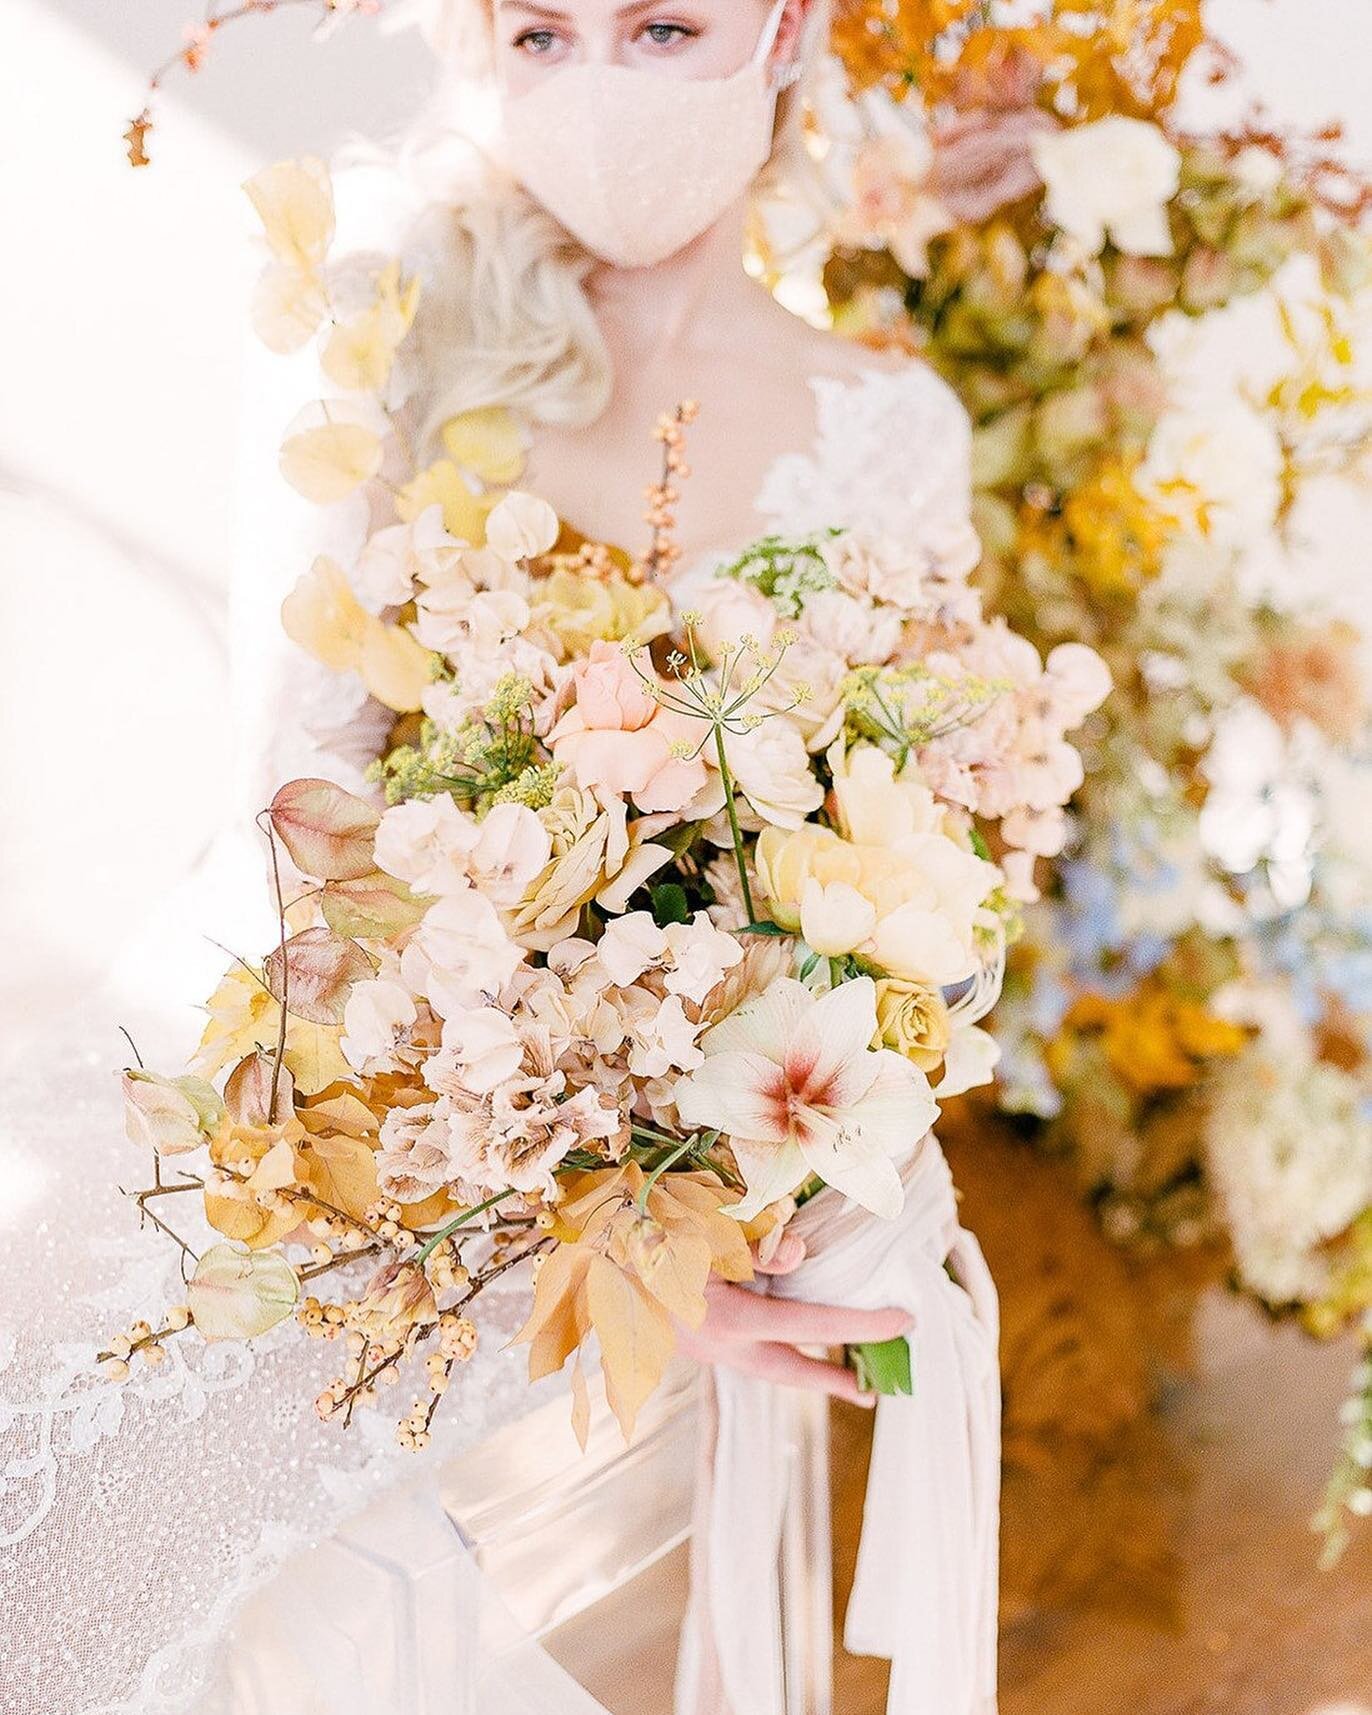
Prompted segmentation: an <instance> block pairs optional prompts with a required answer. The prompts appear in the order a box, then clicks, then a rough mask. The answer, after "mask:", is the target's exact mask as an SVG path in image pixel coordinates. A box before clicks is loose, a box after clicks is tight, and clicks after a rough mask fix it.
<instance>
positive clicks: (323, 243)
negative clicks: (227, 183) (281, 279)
mask: <svg viewBox="0 0 1372 1715" xmlns="http://www.w3.org/2000/svg"><path fill="white" fill-rule="evenodd" d="M243 189H244V190H245V191H246V192H247V193H248V196H249V198H250V199H251V202H252V205H253V207H254V208H255V209H256V210H257V213H258V218H259V219H260V220H261V222H262V230H263V232H264V234H265V236H266V240H267V243H268V245H269V246H270V247H271V251H272V254H273V255H274V256H275V257H276V258H277V260H278V261H279V262H282V263H285V264H286V266H287V267H290V268H294V269H295V270H296V271H297V272H300V273H308V272H310V271H312V270H314V269H316V268H318V267H319V266H320V264H321V263H322V262H323V261H324V259H325V257H326V256H327V255H328V253H329V246H330V244H332V242H333V235H334V209H333V185H332V183H331V181H330V179H329V169H328V168H327V167H326V166H325V165H324V163H323V161H321V160H320V159H319V158H318V157H317V156H315V155H304V156H302V157H301V158H300V159H299V160H296V161H278V162H277V163H276V164H275V165H274V166H271V167H264V168H263V170H262V171H261V172H260V173H258V174H256V175H255V176H254V177H253V178H251V179H249V180H248V182H247V183H246V184H245V185H244V186H243Z"/></svg>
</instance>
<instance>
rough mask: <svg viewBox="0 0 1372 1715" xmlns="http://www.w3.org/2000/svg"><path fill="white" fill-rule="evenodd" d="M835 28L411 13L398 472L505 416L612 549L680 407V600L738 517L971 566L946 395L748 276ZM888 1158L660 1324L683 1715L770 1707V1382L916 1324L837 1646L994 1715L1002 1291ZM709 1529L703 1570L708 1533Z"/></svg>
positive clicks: (955, 567)
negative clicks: (686, 1452) (710, 1377)
mask: <svg viewBox="0 0 1372 1715" xmlns="http://www.w3.org/2000/svg"><path fill="white" fill-rule="evenodd" d="M828 27H829V7H828V4H827V0H671V3H667V0H439V3H438V5H437V9H436V13H434V14H433V15H432V25H431V40H432V42H433V45H434V46H435V48H436V50H437V53H438V55H439V61H440V82H439V90H438V97H437V101H436V105H435V107H434V108H433V110H432V111H431V113H430V115H429V116H428V117H427V118H426V120H425V121H424V122H423V123H421V124H420V125H419V126H417V127H416V128H415V131H414V133H413V134H412V136H411V138H410V139H409V141H408V144H407V146H406V147H405V148H402V150H401V159H402V161H403V160H404V159H405V158H406V156H407V155H408V156H410V157H411V158H412V159H419V158H422V156H423V154H424V152H425V147H426V144H428V143H431V142H433V141H434V140H435V139H450V138H451V134H452V131H453V129H454V127H456V128H457V129H458V130H459V131H462V132H464V133H465V135H466V138H467V140H468V141H469V142H470V143H471V144H472V145H473V148H472V150H471V154H470V157H469V169H468V181H467V182H466V183H465V184H459V187H458V189H457V191H456V192H454V191H451V190H450V191H449V192H448V193H447V194H446V195H445V196H443V197H441V198H439V199H437V201H436V202H435V204H434V206H432V207H431V208H430V209H429V210H428V211H427V213H426V214H425V215H424V216H423V217H422V218H421V220H420V221H419V222H418V224H417V227H416V230H415V240H416V243H417V244H418V246H419V247H420V249H421V250H422V251H423V252H424V254H425V262H424V264H423V265H422V266H423V272H424V274H425V276H426V278H425V298H424V307H423V308H422V309H421V315H420V323H419V332H420V350H421V353H422V378H423V379H422V385H423V394H422V398H421V400H420V401H419V402H418V410H417V419H418V423H417V426H418V434H419V439H420V449H419V450H420V456H421V457H422V456H423V452H424V445H425V443H426V441H427V440H428V439H429V437H431V436H433V435H434V433H435V432H436V430H437V429H438V427H439V426H440V425H441V424H442V423H443V422H444V421H445V420H447V419H448V418H450V417H452V416H454V415H456V414H457V413H459V412H463V411H471V410H475V409H480V408H482V407H486V406H492V405H496V406H504V407H507V408H510V409H512V410H513V411H514V412H516V413H517V414H518V415H519V416H520V417H521V419H522V420H523V422H524V423H525V424H526V426H527V432H528V437H529V456H528V461H527V464H526V466H525V469H524V471H523V472H522V474H521V478H520V482H521V485H522V486H526V487H528V488H529V489H531V490H533V491H534V492H535V493H537V494H539V495H541V496H542V497H543V498H544V499H546V500H548V501H549V502H550V503H551V504H552V505H553V506H554V508H555V509H556V511H557V512H558V514H559V516H560V517H562V518H563V519H564V520H565V521H566V522H567V523H569V524H571V525H572V526H574V527H575V528H576V529H577V530H578V531H579V532H581V533H582V534H584V535H586V536H588V537H590V538H592V539H593V540H597V541H604V542H609V543H616V544H621V545H623V544H629V543H633V542H635V541H636V540H637V539H638V537H639V536H640V535H641V533H642V530H643V525H642V523H641V521H640V518H639V516H638V506H637V504H636V503H637V502H638V495H639V485H638V483H636V482H634V481H633V480H632V479H631V477H630V474H629V473H633V472H637V471H640V470H642V469H643V466H644V451H645V449H646V448H647V447H648V446H649V445H650V436H651V431H652V429H653V426H654V424H655V422H656V421H657V420H658V418H659V416H660V415H661V413H662V412H663V411H664V410H665V409H668V408H670V407H672V406H673V405H675V404H676V403H677V402H678V401H681V400H692V401H695V402H696V403H697V404H698V406H699V415H698V420H696V421H695V422H694V423H693V425H692V429H691V436H690V446H689V452H690V464H691V468H692V474H691V476H690V480H689V481H688V482H686V483H684V484H683V485H682V495H681V499H680V503H679V506H678V508H677V516H678V525H679V538H680V546H681V553H680V559H679V562H678V570H677V572H676V575H675V577H674V578H673V579H672V581H671V583H670V585H669V593H671V595H672V596H673V598H674V599H675V601H676V602H677V605H678V608H679V609H680V607H681V606H682V604H683V602H684V603H685V605H686V606H687V607H689V605H690V596H691V593H692V590H693V588H694V587H695V586H697V585H698V583H699V582H700V581H701V580H702V579H703V578H704V577H706V576H708V574H709V573H710V571H711V570H712V569H713V567H714V566H715V565H717V564H718V563H721V562H722V561H723V560H724V559H727V558H729V557H731V556H732V553H736V552H737V551H738V550H739V549H741V548H742V547H743V546H744V545H745V544H747V543H749V542H751V541H753V540H756V538H757V537H758V536H759V534H761V533H762V530H763V529H764V528H765V529H776V530H782V531H789V532H792V533H796V532H802V531H806V530H814V529H823V528H826V527H829V526H835V525H844V524H855V525H863V526H866V527H868V528H870V529H873V530H876V531H880V532H885V533H889V534H891V535H893V536H899V537H900V538H901V540H902V543H903V545H905V546H907V547H912V548H914V549H916V550H917V551H918V552H919V553H921V554H922V555H923V556H924V558H925V560H926V562H927V564H928V566H929V568H930V570H931V571H934V572H939V571H942V572H945V573H947V574H948V575H951V576H960V575H962V574H964V573H965V572H966V571H968V570H969V569H970V567H971V566H972V565H973V564H974V563H975V560H976V557H977V551H978V550H977V544H976V540H975V537H974V535H973V532H972V529H971V525H970V521H969V509H970V493H971V478H970V432H969V426H968V423H967V420H966V418H965V415H964V413H963V411H962V409H961V407H960V405H959V404H958V403H957V401H956V399H955V398H954V397H953V395H952V394H951V393H950V392H949V390H948V389H947V388H946V387H945V386H944V385H943V383H942V382H941V381H939V380H938V379H937V378H936V377H935V376H934V375H933V373H932V372H931V371H930V370H929V369H928V368H927V367H926V366H924V365H922V364H919V363H914V362H911V361H910V360H909V359H908V358H905V357H901V356H897V355H890V354H879V353H875V352H873V351H871V350H866V349H862V348H859V347H857V346H855V345H853V344H851V343H849V342H845V341H844V340H842V339H839V338H836V337H835V336H834V335H833V334H832V333H830V332H828V331H825V330H821V329H818V328H816V327H813V326H811V325H810V324H809V323H807V322H805V321H804V320H802V319H800V318H799V317H798V316H796V315H793V314H791V313H790V312H788V311H787V310H785V309H784V308H782V307H781V306H780V305H779V304H778V302H777V301H776V299H775V298H774V297H773V296H772V294H771V293H770V292H769V291H768V290H767V289H766V288H765V287H764V286H762V285H761V284H759V283H757V282H756V281H755V280H753V279H752V278H750V276H749V275H748V273H747V272H746V270H745V269H744V267H743V266H742V265H741V258H742V256H743V253H744V250H745V247H746V238H747V234H748V230H749V222H750V220H751V219H753V218H754V211H755V206H756V203H757V201H758V198H759V196H760V195H761V194H765V193H766V192H768V191H769V190H780V191H783V192H784V191H787V190H790V191H792V192H793V193H794V194H795V195H798V196H800V197H802V198H803V197H804V195H805V194H806V178H807V174H808V173H809V172H810V170H811V169H810V167H809V164H808V157H807V151H806V148H805V139H804V136H803V131H802V120H803V112H804V107H803V97H804V94H805V88H806V84H807V81H808V79H809V77H810V75H811V74H812V73H814V72H815V71H816V70H817V69H818V68H819V65H820V61H821V56H822V52H823V48H824V46H825V43H826V42H827V35H828ZM910 1143H911V1150H912V1165H911V1167H910V1168H909V1169H908V1170H907V1177H908V1178H909V1181H910V1187H911V1188H910V1191H909V1194H908V1198H907V1208H908V1211H909V1215H908V1219H907V1220H906V1221H903V1222H902V1223H900V1224H899V1229H898V1231H896V1232H895V1233H894V1234H892V1235H883V1237H882V1239H881V1240H879V1241H878V1242H877V1244H876V1245H875V1246H873V1245H872V1244H870V1243H869V1242H866V1241H865V1240H860V1241H859V1243H858V1244H857V1245H856V1246H855V1247H854V1249H853V1251H852V1252H850V1254H848V1255H847V1256H846V1257H845V1256H844V1255H842V1254H841V1253H831V1254H830V1255H829V1256H827V1257H824V1256H818V1257H807V1254H806V1245H805V1241H804V1238H803V1237H802V1236H801V1234H802V1233H803V1230H804V1227H805V1222H804V1221H803V1219H802V1220H801V1221H798V1222H796V1223H794V1224H793V1227H792V1229H791V1231H790V1232H789V1233H788V1236H787V1238H786V1239H785V1240H784V1241H783V1245H782V1247H781V1250H780V1252H779V1254H778V1255H777V1257H776V1258H775V1259H773V1261H772V1262H771V1264H770V1265H769V1268H770V1271H771V1283H770V1284H771V1287H772V1290H771V1291H770V1293H768V1294H759V1293H757V1292H754V1291H751V1290H747V1289H744V1288H741V1287H736V1286H731V1285H728V1284H725V1283H722V1282H717V1283H714V1284H713V1285H712V1287H711V1289H710V1292H711V1305H710V1312H709V1315H708V1317H707V1319H706V1321H705V1323H704V1325H703V1326H702V1327H701V1328H700V1329H699V1330H696V1331H688V1330H685V1329H682V1330H681V1333H680V1343H681V1345H682V1347H683V1348H684V1349H685V1350H687V1351H688V1352H689V1353H691V1354H692V1355H693V1356H695V1357H696V1358H698V1359H700V1360H701V1361H702V1362H703V1363H705V1364H707V1365H709V1366H712V1367H713V1371H714V1383H713V1386H714V1392H715V1394H716V1395H717V1396H718V1406H719V1421H720V1422H723V1423H728V1424H729V1425H731V1430H730V1433H729V1434H728V1435H727V1436H723V1437H721V1445H720V1447H719V1448H717V1450H716V1457H715V1462H714V1472H713V1481H712V1483H710V1484H707V1485H706V1490H707V1492H706V1493H705V1494H704V1495H703V1496H702V1497H701V1499H700V1501H699V1503H698V1506H697V1524H698V1532H697V1534H698V1538H700V1539H703V1541H704V1543H705V1545H706V1546H705V1547H704V1548H703V1549H702V1548H701V1543H700V1541H698V1543H697V1563H698V1566H699V1567H700V1568H701V1569H702V1570H701V1571H700V1572H699V1574H698V1577H697V1585H698V1590H697V1597H696V1600H695V1602H694V1604H693V1621H692V1624H691V1625H690V1626H688V1637H687V1642H686V1649H685V1652H684V1660H683V1670H682V1686H681V1692H680V1700H679V1707H681V1708H682V1709H683V1710H688V1711H689V1715H763V1707H764V1699H767V1698H769V1697H770V1696H771V1695H772V1693H771V1691H770V1689H769V1688H768V1687H767V1686H765V1685H763V1684H762V1683H761V1682H760V1681H754V1682H752V1683H744V1672H745V1669H744V1666H743V1664H744V1663H745V1662H746V1661H747V1660H749V1659H750V1657H751V1658H756V1657H757V1656H758V1654H759V1653H764V1654H765V1652H758V1651H757V1650H756V1648H754V1649H753V1650H752V1651H751V1652H750V1651H749V1650H748V1649H746V1648H745V1647H744V1646H743V1644H742V1642H741V1640H740V1639H739V1638H738V1636H737V1628H738V1625H739V1618H738V1614H737V1611H736V1610H737V1607H738V1602H737V1601H735V1600H734V1598H739V1599H741V1601H742V1602H743V1603H746V1602H747V1601H748V1600H749V1599H750V1598H752V1597H755V1596H756V1593H757V1587H756V1585H757V1581H760V1580H762V1579H764V1578H765V1577H766V1576H767V1566H766V1553H767V1550H766V1548H765V1547H762V1548H760V1549H758V1550H756V1551H755V1552H756V1554H757V1559H756V1562H755V1564H754V1565H753V1567H752V1569H751V1572H750V1571H749V1569H748V1568H747V1566H746V1564H745V1566H743V1567H740V1566H739V1564H737V1560H738V1551H737V1544H738V1543H739V1541H740V1538H742V1539H743V1540H744V1541H748V1540H750V1539H751V1540H752V1541H754V1542H756V1543H759V1544H762V1543H765V1542H767V1541H768V1540H769V1538H768V1532H767V1531H766V1529H765V1528H764V1527H763V1525H762V1523H761V1521H760V1518H759V1516H758V1515H759V1514H760V1513H761V1511H762V1510H763V1508H762V1503H761V1501H760V1500H759V1499H757V1498H756V1496H757V1493H758V1491H759V1488H760V1487H762V1486H765V1475H764V1472H763V1470H762V1468H761V1466H762V1465H763V1464H765V1449H766V1446H767V1445H768V1436H769V1432H770V1433H771V1434H772V1435H773V1436H775V1435H776V1433H777V1427H776V1423H775V1421H774V1419H773V1418H772V1416H771V1415H770V1402H771V1401H772V1400H773V1399H774V1398H775V1385H776V1384H781V1386H782V1387H794V1388H804V1389H813V1390H819V1391H820V1392H822V1393H825V1394H831V1395H836V1396H838V1397H841V1398H844V1399H848V1400H851V1401H854V1402H856V1403H858V1404H862V1405H871V1404H873V1397H872V1396H871V1395H869V1394H864V1393H863V1392H861V1391H860V1390H859V1388H858V1384H857V1381H856V1378H855V1376H854V1374H853V1372H852V1370H851V1369H848V1368H845V1367H844V1366H842V1365H841V1364H838V1363H833V1362H829V1361H826V1360H825V1359H824V1358H823V1357H822V1356H816V1355H814V1354H816V1353H818V1352H822V1351H823V1350H824V1349H833V1348H838V1347H842V1346H843V1345H844V1344H845V1343H850V1342H859V1341H864V1340H874V1341H880V1340H887V1339H891V1338H895V1337H897V1336H899V1335H903V1334H907V1333H910V1331H911V1330H912V1329H913V1330H914V1334H913V1336H912V1339H913V1344H914V1347H915V1352H916V1368H917V1370H918V1371H919V1373H920V1386H921V1388H922V1389H923V1390H926V1391H927V1393H928V1395H929V1398H927V1399H925V1398H923V1397H921V1399H920V1400H919V1401H917V1402H911V1401H907V1400H900V1401H885V1402H883V1411H882V1413H881V1418H882V1421H880V1422H879V1424H878V1430H877V1438H876V1453H875V1459H874V1475H873V1481H872V1486H871V1488H870V1489H869V1500H868V1508H867V1524H866V1529H865V1533H864V1542H863V1549H862V1556H861V1559H860V1563H859V1568H858V1577H857V1588H856V1590H855V1594H854V1600H853V1603H852V1606H851V1608H850V1612H849V1616H848V1632H847V1636H848V1641H849V1644H850V1646H851V1647H853V1648H855V1649H857V1650H859V1651H861V1652H864V1653H878V1654H883V1655H887V1656H890V1657H893V1658H894V1661H895V1666H894V1670H893V1676H892V1692H891V1704H890V1707H891V1709H892V1711H899V1712H901V1715H915V1712H919V1715H985V1712H986V1711H988V1710H990V1709H991V1708H993V1706H994V1694H995V1683H994V1682H995V1667H994V1661H995V1637H994V1630H995V1627H994V1613H995V1578H996V1548H995V1534H996V1532H995V1513H996V1506H995V1490H996V1484H997V1479H998V1473H997V1451H996V1448H997V1428H996V1425H997V1412H998V1401H997V1384H996V1379H995V1361H994V1343H995V1302H994V1291H993V1289H992V1287H991V1285H990V1282H989V1280H988V1279H987V1277H986V1272H985V1267H984V1264H983V1263H982V1261H981V1257H980V1254H979V1252H978V1251H977V1249H976V1246H975V1242H974V1241H973V1240H971V1239H970V1237H969V1236H968V1235H967V1234H965V1233H963V1232H962V1231H961V1230H960V1229H959V1227H958V1223H957V1218H956V1208H955V1203H954V1198H953V1193H952V1189H951V1185H950V1182H949V1179H948V1174H947V1169H946V1167H945V1166H944V1163H943V1160H942V1156H941V1154H940V1153H939V1151H938V1147H937V1145H936V1144H935V1142H934V1141H933V1139H932V1137H931V1138H928V1139H925V1140H924V1142H923V1145H922V1147H920V1148H919V1149H918V1150H916V1145H918V1144H919V1143H920V1140H919V1139H918V1138H916V1137H912V1138H911V1139H910ZM883 1244H885V1245H886V1246H887V1248H888V1250H889V1251H890V1253H891V1255H890V1257H889V1259H887V1263H886V1266H885V1267H883V1259H882V1258H881V1256H880V1255H879V1254H875V1255H874V1254H873V1252H874V1250H875V1251H876V1252H878V1253H879V1252H880V1249H881V1246H882V1245H883ZM945 1265H946V1266H945ZM950 1277H955V1278H956V1280H957V1281H958V1282H960V1284H959V1285H954V1284H953V1283H952V1278H950ZM887 1289H889V1290H890V1296H889V1297H886V1296H883V1292H884V1291H885V1290H887ZM825 1298H828V1299H830V1300H832V1302H830V1303H826V1302H824V1301H823V1300H824V1299H825ZM817 1300H818V1301H817ZM801 1348H804V1350H802V1349H801ZM903 1408H905V1409H903ZM750 1441H751V1445H749V1443H750ZM750 1497H752V1498H751V1502H750ZM750 1504H751V1507H752V1512H751V1514H750V1515H748V1516H745V1518H743V1519H740V1518H739V1517H738V1509H739V1508H745V1509H746V1508H748V1507H749V1506H750ZM750 1522H751V1523H756V1525H757V1529H756V1530H751V1531H750ZM712 1524H714V1525H715V1526H716V1527H717V1528H715V1529H711V1525H712ZM726 1529H727V1539H728V1541H729V1544H730V1552H729V1554H727V1555H726V1554H724V1553H723V1552H722V1551H716V1550H715V1549H714V1548H713V1544H715V1543H719V1542H722V1541H723V1540H725V1533H726ZM743 1558H744V1560H745V1562H746V1560H747V1556H746V1554H745V1555H744V1557H743ZM750 1577H751V1578H752V1579H753V1580H754V1587H753V1588H752V1589H750V1587H749V1580H750ZM721 1679H722V1681H723V1683H722V1684H721V1683H720V1681H721ZM767 1707H768V1708H770V1707H771V1705H770V1703H768V1704H767Z"/></svg>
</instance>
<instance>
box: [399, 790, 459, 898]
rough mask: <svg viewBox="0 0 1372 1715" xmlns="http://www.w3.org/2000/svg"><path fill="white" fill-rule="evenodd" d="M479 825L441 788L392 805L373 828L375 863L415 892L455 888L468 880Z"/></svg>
mask: <svg viewBox="0 0 1372 1715" xmlns="http://www.w3.org/2000/svg"><path fill="white" fill-rule="evenodd" d="M479 833H480V830H479V828H478V826H477V824H476V822H475V821H474V820H473V819H472V817H470V816H469V815H468V814H467V813H466V811H465V810H460V809H459V808H458V807H457V805H456V804H455V803H454V802H453V800H452V799H451V798H450V797H449V796H448V795H447V793H446V792H440V793H439V794H437V796H435V797H433V798H407V799H406V800H405V802H404V803H403V804H396V805H393V806H392V807H391V808H390V809H389V810H387V811H386V812H385V814H384V815H383V816H382V818H381V822H380V825H379V826H378V827H377V830H376V862H377V867H378V868H380V869H384V870H385V872H386V874H387V875H393V876H395V877H396V879H397V880H398V881H403V882H406V883H407V884H408V885H409V886H410V887H412V888H414V889H415V891H416V892H417V893H436V894H443V893H455V892H459V891H460V890H461V889H463V888H465V887H467V886H468V885H469V882H468V875H469V860H470V858H471V854H472V849H473V847H474V846H475V845H476V843H477V839H478V837H479Z"/></svg>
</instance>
